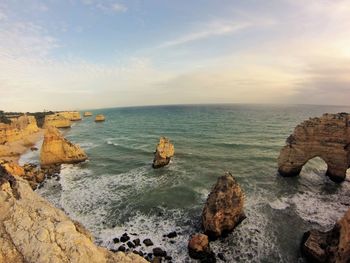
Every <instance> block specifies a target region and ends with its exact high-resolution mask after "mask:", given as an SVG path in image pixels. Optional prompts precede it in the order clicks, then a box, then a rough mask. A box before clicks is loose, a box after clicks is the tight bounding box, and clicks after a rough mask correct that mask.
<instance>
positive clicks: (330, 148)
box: [278, 113, 350, 182]
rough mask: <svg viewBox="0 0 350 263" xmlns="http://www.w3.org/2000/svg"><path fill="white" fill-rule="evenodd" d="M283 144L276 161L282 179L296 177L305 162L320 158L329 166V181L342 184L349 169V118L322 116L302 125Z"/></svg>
mask: <svg viewBox="0 0 350 263" xmlns="http://www.w3.org/2000/svg"><path fill="white" fill-rule="evenodd" d="M286 143H287V145H286V146H284V147H283V148H282V150H281V152H280V155H279V158H278V171H279V173H280V174H281V175H282V176H295V175H298V174H299V173H300V171H301V169H302V168H303V166H304V164H306V163H307V161H309V160H310V159H312V158H314V157H320V158H322V159H323V160H324V161H325V162H326V164H327V166H328V168H327V175H328V176H329V178H330V179H331V180H333V181H335V182H342V181H343V180H344V179H345V176H346V170H347V169H348V168H349V167H350V115H349V114H347V113H338V114H324V115H323V116H322V117H320V118H312V119H309V120H307V121H304V122H303V123H301V124H299V125H298V126H297V127H296V128H295V129H294V132H293V134H292V135H290V136H289V137H288V139H287V141H286Z"/></svg>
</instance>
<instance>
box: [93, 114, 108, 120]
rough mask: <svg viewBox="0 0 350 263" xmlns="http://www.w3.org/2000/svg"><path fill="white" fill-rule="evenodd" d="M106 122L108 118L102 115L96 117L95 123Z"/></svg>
mask: <svg viewBox="0 0 350 263" xmlns="http://www.w3.org/2000/svg"><path fill="white" fill-rule="evenodd" d="M105 120H106V118H105V116H104V115H102V114H97V115H96V117H95V122H101V121H105Z"/></svg>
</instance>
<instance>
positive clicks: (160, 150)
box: [152, 137, 175, 168]
mask: <svg viewBox="0 0 350 263" xmlns="http://www.w3.org/2000/svg"><path fill="white" fill-rule="evenodd" d="M174 153H175V150H174V145H173V144H172V143H170V140H169V139H168V138H165V137H160V139H159V143H158V145H157V148H156V151H155V153H154V159H153V165H152V166H153V168H160V167H163V166H166V165H168V164H169V162H170V159H171V157H173V156H174Z"/></svg>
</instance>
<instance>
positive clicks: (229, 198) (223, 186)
mask: <svg viewBox="0 0 350 263" xmlns="http://www.w3.org/2000/svg"><path fill="white" fill-rule="evenodd" d="M243 205H244V193H243V191H242V189H241V187H240V186H239V184H238V183H237V181H236V179H235V178H234V177H233V176H232V174H230V173H226V174H225V175H224V176H221V177H219V178H218V181H217V183H216V185H215V186H214V188H213V189H212V191H211V193H210V194H209V196H208V199H207V201H206V203H205V206H204V209H203V212H202V224H203V228H204V233H205V234H207V235H208V236H209V238H210V239H216V238H218V237H220V236H223V235H225V234H227V233H228V232H231V231H232V230H233V229H234V228H235V227H236V226H237V225H238V224H239V223H240V222H242V220H244V219H245V218H246V217H245V214H244V212H243Z"/></svg>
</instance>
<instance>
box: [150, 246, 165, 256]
mask: <svg viewBox="0 0 350 263" xmlns="http://www.w3.org/2000/svg"><path fill="white" fill-rule="evenodd" d="M153 254H154V256H155V257H166V254H167V253H166V251H165V250H163V249H161V248H160V247H155V248H153Z"/></svg>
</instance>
